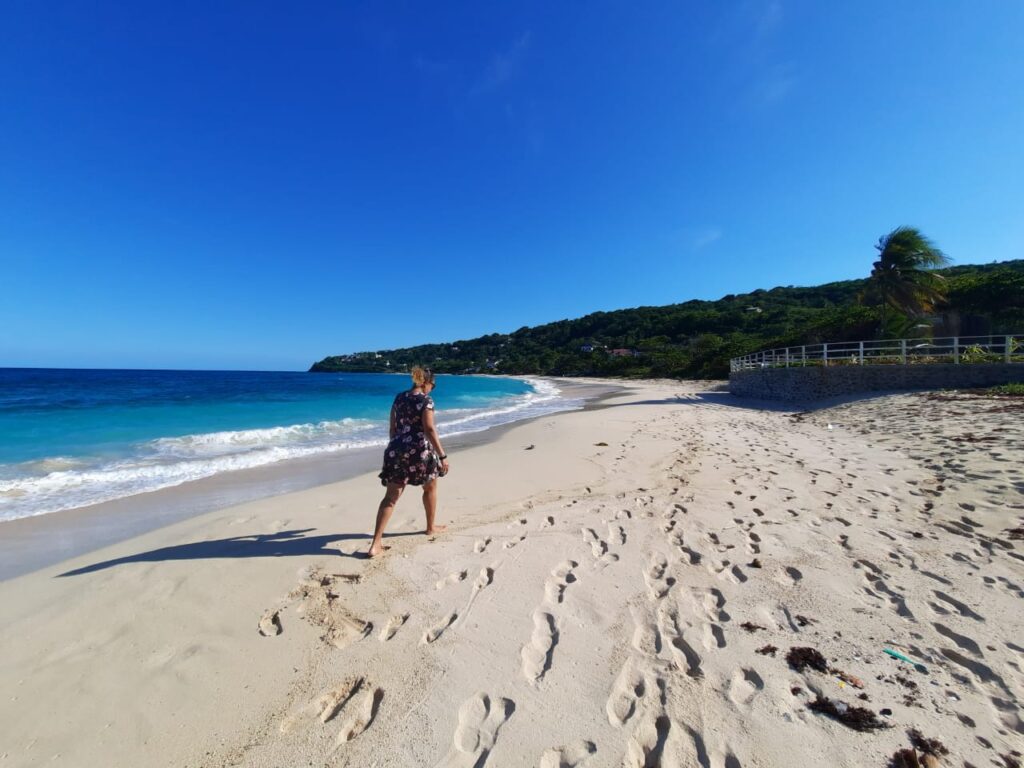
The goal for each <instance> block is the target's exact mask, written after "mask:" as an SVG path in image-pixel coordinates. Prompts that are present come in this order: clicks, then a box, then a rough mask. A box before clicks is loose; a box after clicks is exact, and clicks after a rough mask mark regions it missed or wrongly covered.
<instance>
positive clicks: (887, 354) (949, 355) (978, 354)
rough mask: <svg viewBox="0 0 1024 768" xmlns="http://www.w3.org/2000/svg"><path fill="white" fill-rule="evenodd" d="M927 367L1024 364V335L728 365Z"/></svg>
mask: <svg viewBox="0 0 1024 768" xmlns="http://www.w3.org/2000/svg"><path fill="white" fill-rule="evenodd" d="M927 363H956V364H971V363H1024V334H1012V335H1009V336H1004V335H1000V336H945V337H942V338H935V339H888V340H883V341H874V340H872V341H836V342H830V343H827V344H805V345H802V346H799V347H783V348H782V349H768V350H765V351H763V352H755V353H754V354H752V355H745V356H743V357H734V358H733V359H732V360H730V361H729V370H731V371H747V370H751V369H755V368H792V367H801V366H808V365H818V366H822V365H919V364H927Z"/></svg>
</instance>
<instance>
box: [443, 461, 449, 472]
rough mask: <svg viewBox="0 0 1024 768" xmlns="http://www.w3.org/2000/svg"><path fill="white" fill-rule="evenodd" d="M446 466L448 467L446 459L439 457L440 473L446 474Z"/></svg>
mask: <svg viewBox="0 0 1024 768" xmlns="http://www.w3.org/2000/svg"><path fill="white" fill-rule="evenodd" d="M448 467H449V465H448V459H441V474H442V475H447V474H448Z"/></svg>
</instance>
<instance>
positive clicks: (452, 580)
mask: <svg viewBox="0 0 1024 768" xmlns="http://www.w3.org/2000/svg"><path fill="white" fill-rule="evenodd" d="M468 575H469V571H466V570H462V571H454V572H453V573H449V574H448V575H447V576H445V577H444V578H443V579H441V580H440V581H438V582H437V584H436V585H435V586H436V587H437V588H438V589H444V588H445V587H447V586H449V585H450V584H458V583H459V582H460V581H463V580H464V579H465V578H466V576H468Z"/></svg>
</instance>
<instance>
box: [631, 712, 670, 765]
mask: <svg viewBox="0 0 1024 768" xmlns="http://www.w3.org/2000/svg"><path fill="white" fill-rule="evenodd" d="M671 728H672V721H671V720H669V718H668V715H666V714H665V713H664V712H662V713H661V714H658V715H654V714H653V713H652V714H651V715H649V716H647V717H646V718H645V719H644V720H643V721H642V722H641V723H639V724H638V725H637V727H636V730H635V731H633V734H632V736H630V738H629V743H628V745H627V746H626V757H625V760H624V762H623V763H622V765H623V766H624V768H648V766H662V765H668V763H667V762H663V761H662V757H663V754H664V752H665V743H666V742H667V741H668V734H669V731H670V730H671Z"/></svg>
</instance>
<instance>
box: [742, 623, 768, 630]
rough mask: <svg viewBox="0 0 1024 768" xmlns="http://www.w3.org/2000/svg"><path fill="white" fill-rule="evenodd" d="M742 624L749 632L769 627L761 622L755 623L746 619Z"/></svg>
mask: <svg viewBox="0 0 1024 768" xmlns="http://www.w3.org/2000/svg"><path fill="white" fill-rule="evenodd" d="M740 626H741V627H743V629H745V630H746V631H747V632H757V630H759V629H767V627H762V626H761V625H760V624H754V623H753V622H750V621H744V622H743V623H742V624H740Z"/></svg>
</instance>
